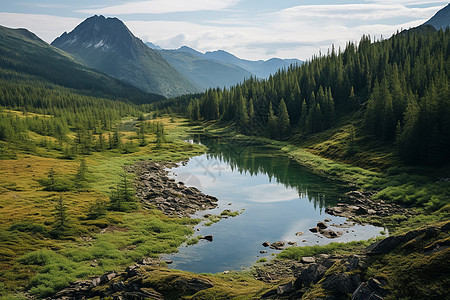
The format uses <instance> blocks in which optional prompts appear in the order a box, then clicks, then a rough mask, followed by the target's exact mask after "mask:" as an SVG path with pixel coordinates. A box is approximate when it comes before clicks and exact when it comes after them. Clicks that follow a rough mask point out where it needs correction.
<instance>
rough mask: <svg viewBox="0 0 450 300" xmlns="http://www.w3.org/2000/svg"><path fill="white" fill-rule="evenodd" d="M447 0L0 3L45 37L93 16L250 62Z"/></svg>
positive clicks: (387, 28)
mask: <svg viewBox="0 0 450 300" xmlns="http://www.w3.org/2000/svg"><path fill="white" fill-rule="evenodd" d="M447 4H448V1H432V0H431V1H428V0H399V1H395V0H366V1H353V0H338V1H328V0H296V1H294V0H275V1H274V0H143V1H125V0H96V1H91V0H77V1H68V0H0V25H3V26H7V27H13V28H18V27H22V28H27V29H29V30H31V31H32V32H34V33H36V34H37V35H38V36H39V37H41V38H42V39H44V40H45V41H47V42H49V43H50V42H52V41H53V40H54V39H55V38H56V37H58V36H59V35H61V34H62V33H63V32H64V31H67V32H70V31H71V30H72V29H73V28H74V27H75V26H76V25H78V24H79V23H80V22H82V21H83V20H84V19H86V18H87V17H90V16H92V15H94V14H97V15H100V14H101V15H104V16H106V17H118V18H119V19H121V20H122V21H124V22H125V24H126V25H127V26H128V27H129V28H130V30H131V31H132V32H133V33H134V34H135V35H136V36H138V37H139V38H141V39H142V40H144V42H147V41H150V42H152V43H154V44H157V45H159V46H161V47H163V48H166V49H174V48H179V47H180V46H183V45H187V46H189V47H192V48H195V49H197V50H199V51H202V52H205V51H213V50H217V49H223V50H226V51H229V52H231V53H233V54H235V55H237V56H239V57H242V58H247V59H267V58H270V57H281V58H299V59H308V58H310V57H311V56H312V55H313V54H317V53H318V52H319V50H321V51H322V52H325V51H326V50H327V49H328V48H330V46H331V45H332V44H334V45H336V46H337V47H338V46H344V45H345V43H346V41H349V40H350V41H358V40H359V39H360V37H361V35H363V34H370V35H371V36H374V37H377V38H379V37H380V36H383V37H389V36H391V35H392V34H393V33H394V32H396V31H397V30H401V29H402V28H403V29H407V28H410V27H413V26H417V25H420V24H422V23H423V22H425V21H426V20H427V19H429V18H430V17H432V16H433V15H434V14H435V13H436V12H437V11H438V10H439V9H441V8H443V7H444V6H446V5H447Z"/></svg>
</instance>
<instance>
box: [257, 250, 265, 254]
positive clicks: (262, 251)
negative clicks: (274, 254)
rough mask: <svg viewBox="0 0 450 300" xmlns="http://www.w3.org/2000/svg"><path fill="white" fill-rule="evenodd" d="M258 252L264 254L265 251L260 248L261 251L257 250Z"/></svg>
mask: <svg viewBox="0 0 450 300" xmlns="http://www.w3.org/2000/svg"><path fill="white" fill-rule="evenodd" d="M259 253H261V254H264V253H267V251H264V250H261V251H259Z"/></svg>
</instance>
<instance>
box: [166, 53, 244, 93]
mask: <svg viewBox="0 0 450 300" xmlns="http://www.w3.org/2000/svg"><path fill="white" fill-rule="evenodd" d="M159 53H161V55H162V56H163V57H164V58H165V59H166V60H167V61H168V62H169V63H170V64H171V65H173V66H174V67H175V68H176V69H177V70H178V71H179V72H180V73H181V74H183V75H184V76H185V77H186V78H187V79H188V80H189V81H190V82H192V83H193V84H194V85H195V86H196V87H198V88H199V89H201V90H206V89H208V88H211V87H212V88H215V87H224V86H226V87H229V86H232V85H235V84H238V83H241V82H243V81H244V79H245V78H250V76H252V74H251V73H250V72H249V71H247V70H245V69H243V68H241V67H239V66H236V65H233V64H227V63H223V62H220V61H216V60H210V59H204V58H201V57H199V56H196V55H194V54H191V53H188V52H183V51H178V50H160V51H159Z"/></svg>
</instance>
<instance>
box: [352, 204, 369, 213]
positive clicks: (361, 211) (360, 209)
mask: <svg viewBox="0 0 450 300" xmlns="http://www.w3.org/2000/svg"><path fill="white" fill-rule="evenodd" d="M355 212H356V214H358V215H366V214H368V213H369V211H368V210H367V208H365V207H362V206H360V207H358V209H356V210H355Z"/></svg>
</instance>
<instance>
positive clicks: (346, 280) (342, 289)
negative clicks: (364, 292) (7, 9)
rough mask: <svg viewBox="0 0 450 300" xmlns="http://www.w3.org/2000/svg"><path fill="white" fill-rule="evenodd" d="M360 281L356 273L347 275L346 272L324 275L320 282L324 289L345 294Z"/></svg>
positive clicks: (352, 290) (351, 290)
mask: <svg viewBox="0 0 450 300" xmlns="http://www.w3.org/2000/svg"><path fill="white" fill-rule="evenodd" d="M360 283H361V279H360V277H359V275H358V274H354V275H349V274H348V273H335V274H331V275H330V276H328V277H326V278H325V279H324V281H323V282H322V286H323V288H324V289H326V290H330V291H333V292H334V293H337V294H341V295H345V294H348V293H353V292H354V291H355V290H356V289H357V288H358V286H359V284H360Z"/></svg>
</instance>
